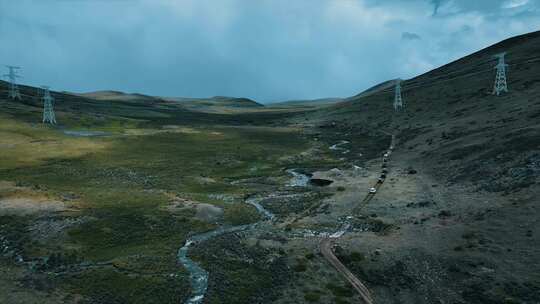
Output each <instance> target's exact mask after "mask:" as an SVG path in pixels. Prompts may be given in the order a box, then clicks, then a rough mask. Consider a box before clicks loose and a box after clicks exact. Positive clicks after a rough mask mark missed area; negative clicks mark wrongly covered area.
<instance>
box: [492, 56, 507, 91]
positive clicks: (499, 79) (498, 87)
mask: <svg viewBox="0 0 540 304" xmlns="http://www.w3.org/2000/svg"><path fill="white" fill-rule="evenodd" d="M505 55H506V52H504V53H500V54H497V55H495V58H498V59H499V62H498V63H497V65H496V66H495V69H496V70H497V75H496V76H495V85H494V86H493V94H494V95H497V96H499V95H500V94H501V92H506V93H508V85H507V82H506V68H507V67H508V64H506V62H505V61H504V56H505Z"/></svg>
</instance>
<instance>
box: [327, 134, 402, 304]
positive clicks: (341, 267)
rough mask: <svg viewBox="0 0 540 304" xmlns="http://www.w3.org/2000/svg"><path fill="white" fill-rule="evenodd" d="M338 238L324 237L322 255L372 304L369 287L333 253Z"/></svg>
mask: <svg viewBox="0 0 540 304" xmlns="http://www.w3.org/2000/svg"><path fill="white" fill-rule="evenodd" d="M395 139H396V138H395V136H394V135H392V141H391V143H390V147H388V150H387V151H386V153H385V154H384V158H383V164H384V163H386V162H387V161H388V159H389V158H390V155H391V154H392V151H393V150H394V146H395ZM383 183H384V179H382V180H380V181H379V182H377V183H376V184H375V185H374V186H373V188H375V189H376V191H379V188H380V187H381V186H382V184H383ZM376 193H377V192H371V191H370V192H369V193H368V194H367V195H366V196H365V197H364V199H363V200H362V201H361V202H360V204H359V205H358V206H357V207H356V208H355V210H354V211H353V213H355V214H356V213H357V212H358V211H360V209H361V208H362V207H363V206H365V205H367V204H368V203H369V201H371V199H373V197H374V196H375V194H376ZM338 238H339V237H335V238H332V237H326V238H324V239H323V240H322V241H321V243H320V250H321V253H322V255H323V256H324V257H325V258H326V260H328V262H330V264H332V266H334V268H335V269H336V270H337V271H338V272H339V273H341V274H342V275H343V276H344V277H345V279H347V281H348V282H349V283H350V284H351V285H352V286H353V288H354V289H355V290H356V291H357V292H358V294H359V295H360V297H361V298H362V301H363V302H364V304H372V303H373V299H372V298H371V293H370V292H369V289H368V288H367V287H366V286H365V285H364V284H363V283H362V281H360V280H359V279H358V278H357V277H356V276H355V275H354V274H353V273H352V272H351V271H350V270H349V269H348V268H347V267H345V265H343V264H342V263H341V262H340V261H339V259H338V258H337V257H336V256H335V255H334V251H333V250H332V247H333V244H334V240H337V239H338Z"/></svg>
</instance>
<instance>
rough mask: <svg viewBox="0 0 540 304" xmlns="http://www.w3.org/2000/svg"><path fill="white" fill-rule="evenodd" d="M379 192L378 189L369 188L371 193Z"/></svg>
mask: <svg viewBox="0 0 540 304" xmlns="http://www.w3.org/2000/svg"><path fill="white" fill-rule="evenodd" d="M376 192H377V189H375V188H373V187H371V188H369V193H376Z"/></svg>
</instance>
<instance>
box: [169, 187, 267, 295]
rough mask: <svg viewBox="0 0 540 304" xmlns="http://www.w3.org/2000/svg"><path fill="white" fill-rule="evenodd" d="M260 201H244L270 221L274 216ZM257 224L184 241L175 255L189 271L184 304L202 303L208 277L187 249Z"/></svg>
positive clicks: (229, 228) (249, 199) (258, 199)
mask: <svg viewBox="0 0 540 304" xmlns="http://www.w3.org/2000/svg"><path fill="white" fill-rule="evenodd" d="M262 199H263V198H262V197H250V198H248V199H247V200H246V203H247V204H250V205H252V206H254V207H255V208H256V209H257V211H258V212H259V213H260V214H261V215H263V216H264V218H265V220H272V219H273V218H274V217H275V215H274V214H273V213H272V212H270V211H268V210H266V209H265V208H264V207H263V206H262V205H261V204H260V201H261V200H262ZM259 223H260V222H256V223H253V224H248V225H240V226H232V227H219V228H217V229H215V230H211V231H208V232H204V233H200V234H197V235H194V236H192V237H191V238H189V239H187V240H186V242H185V244H184V246H182V247H181V248H180V249H179V250H178V254H177V258H178V261H180V263H182V265H183V266H184V267H185V268H186V269H187V270H188V271H189V278H190V281H191V282H190V283H191V296H190V298H188V299H187V300H186V302H185V304H200V303H202V301H203V300H204V295H205V294H206V290H207V289H208V276H209V273H208V271H206V270H204V269H203V268H202V267H201V266H200V265H199V264H197V263H196V262H195V261H193V260H191V259H190V258H189V257H188V251H189V247H190V246H191V245H194V244H197V243H201V242H204V241H207V240H209V239H211V238H214V237H216V236H219V235H222V234H226V233H232V232H238V231H245V230H248V229H251V228H253V227H255V226H257V225H258V224H259Z"/></svg>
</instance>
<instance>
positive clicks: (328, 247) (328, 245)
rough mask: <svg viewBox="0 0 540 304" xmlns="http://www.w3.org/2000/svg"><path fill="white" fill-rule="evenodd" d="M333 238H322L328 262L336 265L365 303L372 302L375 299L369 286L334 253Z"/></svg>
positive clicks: (323, 252)
mask: <svg viewBox="0 0 540 304" xmlns="http://www.w3.org/2000/svg"><path fill="white" fill-rule="evenodd" d="M333 240H334V239H332V238H325V239H323V240H322V242H321V244H320V249H321V253H322V254H323V256H324V257H325V258H326V259H327V260H328V262H330V264H332V266H334V268H336V270H337V271H338V272H339V273H341V274H342V275H343V276H344V277H345V279H347V281H348V282H349V283H351V285H352V286H353V288H354V289H355V290H356V291H357V292H358V294H359V295H360V297H361V298H362V300H363V301H364V303H365V304H372V303H373V299H372V298H371V293H370V292H369V290H368V289H367V287H366V286H365V285H364V284H363V283H362V282H361V281H360V280H359V279H358V278H357V277H356V276H355V275H354V274H352V272H351V271H350V270H349V269H347V267H345V265H343V264H342V263H341V262H340V261H339V259H338V258H337V257H336V256H335V255H334V252H333V251H332V246H333Z"/></svg>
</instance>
